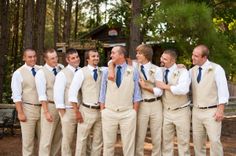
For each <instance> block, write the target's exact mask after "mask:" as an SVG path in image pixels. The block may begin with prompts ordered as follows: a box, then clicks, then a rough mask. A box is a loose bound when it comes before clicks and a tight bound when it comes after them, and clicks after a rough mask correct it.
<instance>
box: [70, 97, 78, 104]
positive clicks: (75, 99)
mask: <svg viewBox="0 0 236 156" xmlns="http://www.w3.org/2000/svg"><path fill="white" fill-rule="evenodd" d="M69 102H74V103H78V99H77V98H75V97H70V98H69Z"/></svg>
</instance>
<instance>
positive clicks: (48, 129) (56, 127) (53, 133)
mask: <svg viewBox="0 0 236 156" xmlns="http://www.w3.org/2000/svg"><path fill="white" fill-rule="evenodd" d="M48 111H49V112H50V113H51V115H52V118H53V122H48V121H47V120H46V117H45V115H44V111H43V108H42V110H41V137H40V145H39V155H40V156H55V155H56V154H57V153H58V151H59V150H60V147H61V138H62V130H61V121H60V117H59V113H58V111H57V109H56V107H55V105H54V104H48Z"/></svg>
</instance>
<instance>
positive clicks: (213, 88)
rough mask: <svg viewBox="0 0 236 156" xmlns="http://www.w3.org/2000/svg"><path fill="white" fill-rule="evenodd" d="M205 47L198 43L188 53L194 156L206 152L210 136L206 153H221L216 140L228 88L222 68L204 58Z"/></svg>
mask: <svg viewBox="0 0 236 156" xmlns="http://www.w3.org/2000/svg"><path fill="white" fill-rule="evenodd" d="M208 56H209V49H208V47H207V46H205V45H198V46H196V47H195V48H194V50H193V53H192V61H193V65H195V66H194V67H193V68H191V69H190V76H191V79H192V100H193V112H192V124H193V143H194V152H195V155H196V156H206V146H205V143H206V139H207V136H208V138H209V140H210V155H211V156H223V155H224V154H223V147H222V144H221V141H220V136H221V124H222V120H223V118H224V107H225V104H226V103H228V99H229V91H228V86H227V80H226V77H225V72H224V69H223V68H222V67H221V66H220V65H218V64H216V63H213V62H210V61H209V60H208Z"/></svg>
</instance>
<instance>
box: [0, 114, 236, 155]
mask: <svg viewBox="0 0 236 156" xmlns="http://www.w3.org/2000/svg"><path fill="white" fill-rule="evenodd" d="M222 143H223V147H224V156H236V116H228V117H227V118H225V120H224V121H223V126H222ZM190 147H191V153H192V156H194V154H193V143H192V140H191V143H190ZM144 149H145V156H150V155H151V150H152V145H151V141H150V138H149V137H148V136H147V138H146V142H145V145H144ZM35 151H36V153H37V149H36V150H35ZM207 152H208V154H207V155H209V143H207ZM115 153H116V154H115V156H122V146H121V141H120V139H118V141H117V144H116V150H115ZM175 155H178V154H177V143H176V140H175ZM0 156H21V135H20V130H16V132H15V135H14V136H12V135H10V134H7V135H5V136H4V137H3V138H1V139H0Z"/></svg>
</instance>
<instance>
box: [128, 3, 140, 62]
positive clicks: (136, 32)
mask: <svg viewBox="0 0 236 156" xmlns="http://www.w3.org/2000/svg"><path fill="white" fill-rule="evenodd" d="M131 9H132V14H131V21H130V37H129V47H128V49H129V57H130V58H131V59H135V56H136V54H135V48H136V47H137V46H138V45H139V44H140V43H141V35H140V26H139V24H137V23H136V20H137V18H138V16H139V15H140V11H141V1H140V0H131Z"/></svg>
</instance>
